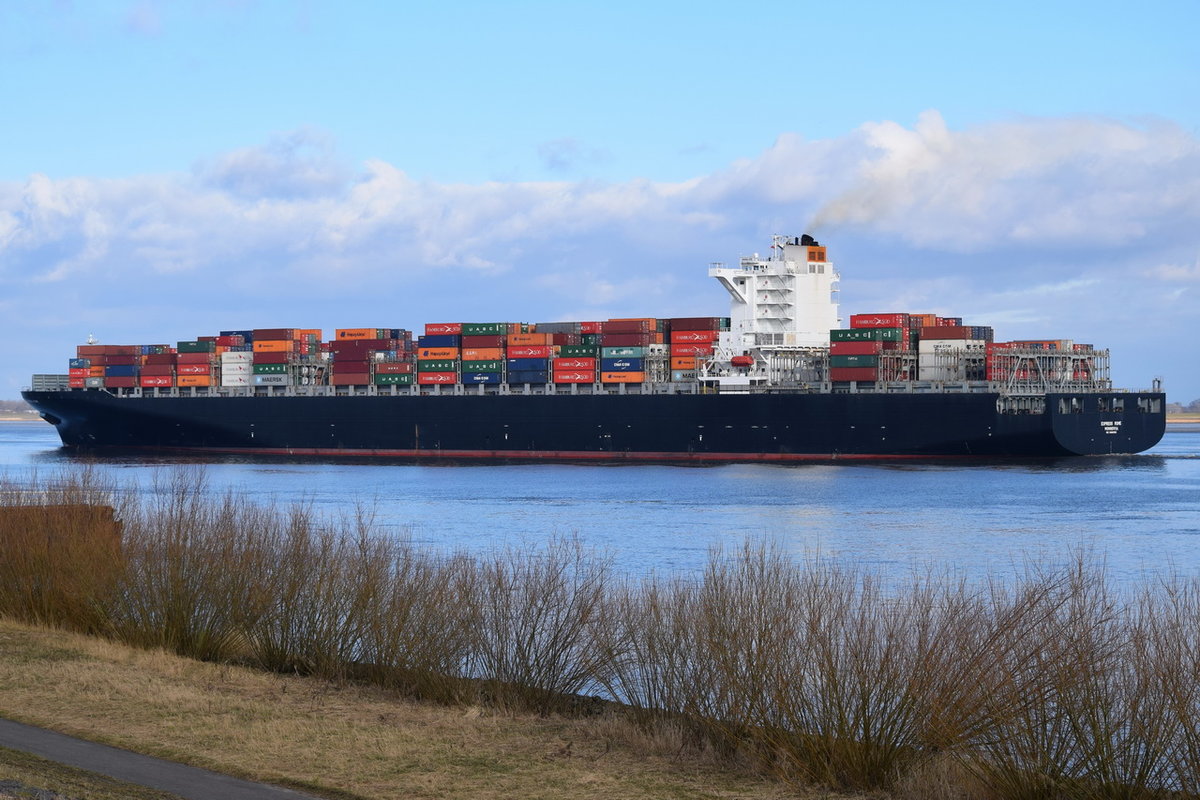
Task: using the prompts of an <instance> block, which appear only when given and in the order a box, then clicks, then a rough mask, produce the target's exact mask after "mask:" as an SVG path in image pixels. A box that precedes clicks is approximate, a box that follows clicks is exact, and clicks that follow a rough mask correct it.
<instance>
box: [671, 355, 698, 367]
mask: <svg viewBox="0 0 1200 800" xmlns="http://www.w3.org/2000/svg"><path fill="white" fill-rule="evenodd" d="M695 368H696V357H695V356H675V357H674V358H672V359H671V369H682V370H688V369H695Z"/></svg>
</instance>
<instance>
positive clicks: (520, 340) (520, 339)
mask: <svg viewBox="0 0 1200 800" xmlns="http://www.w3.org/2000/svg"><path fill="white" fill-rule="evenodd" d="M508 344H509V346H510V347H511V346H512V345H514V344H554V336H553V334H549V333H510V334H509V335H508Z"/></svg>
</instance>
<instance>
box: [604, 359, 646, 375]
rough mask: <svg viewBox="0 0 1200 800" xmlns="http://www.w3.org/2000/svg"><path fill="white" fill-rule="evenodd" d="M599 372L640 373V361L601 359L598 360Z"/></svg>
mask: <svg viewBox="0 0 1200 800" xmlns="http://www.w3.org/2000/svg"><path fill="white" fill-rule="evenodd" d="M600 371H601V372H641V371H642V359H640V358H602V359H600Z"/></svg>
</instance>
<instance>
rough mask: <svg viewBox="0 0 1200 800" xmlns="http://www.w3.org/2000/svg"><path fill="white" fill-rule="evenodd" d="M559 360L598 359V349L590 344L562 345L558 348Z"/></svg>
mask: <svg viewBox="0 0 1200 800" xmlns="http://www.w3.org/2000/svg"><path fill="white" fill-rule="evenodd" d="M558 355H559V358H572V357H574V358H598V357H599V356H600V348H598V347H596V346H595V345H590V344H564V345H562V346H561V347H559V348H558Z"/></svg>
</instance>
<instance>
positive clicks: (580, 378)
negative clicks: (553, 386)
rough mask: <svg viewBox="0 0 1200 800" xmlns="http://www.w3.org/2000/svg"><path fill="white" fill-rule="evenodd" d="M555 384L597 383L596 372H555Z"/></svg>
mask: <svg viewBox="0 0 1200 800" xmlns="http://www.w3.org/2000/svg"><path fill="white" fill-rule="evenodd" d="M554 382H555V383H595V382H596V372H595V370H566V371H563V372H558V371H555V373H554Z"/></svg>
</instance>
